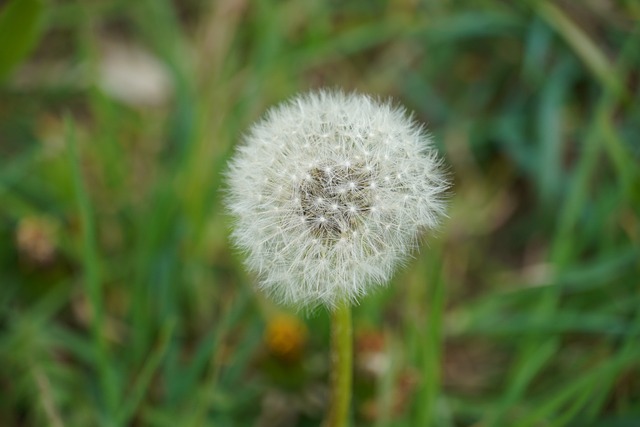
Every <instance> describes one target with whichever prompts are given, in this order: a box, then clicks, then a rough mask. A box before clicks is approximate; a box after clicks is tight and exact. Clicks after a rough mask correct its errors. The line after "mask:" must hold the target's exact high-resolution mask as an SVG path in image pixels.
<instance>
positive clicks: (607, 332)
mask: <svg viewBox="0 0 640 427" xmlns="http://www.w3.org/2000/svg"><path fill="white" fill-rule="evenodd" d="M40 15H42V16H40ZM639 22H640V5H639V4H638V2H637V1H635V0H620V1H613V0H588V1H584V2H571V1H558V2H552V1H542V0H540V1H535V0H530V1H522V2H504V1H499V0H468V1H454V0H449V1H440V2H436V1H417V0H398V1H390V0H376V1H366V0H360V1H350V2H339V1H321V0H311V1H305V2H299V1H275V0H257V1H253V2H248V1H246V0H218V1H211V2H206V1H204V0H182V1H178V0H176V1H173V2H171V1H169V0H140V1H137V2H130V1H124V0H101V1H92V2H79V1H63V0H57V1H55V0H49V1H47V2H42V3H41V2H39V1H35V0H34V1H32V0H22V1H20V0H11V1H8V2H2V3H0V39H1V40H2V43H0V46H1V47H0V76H6V77H7V79H6V80H5V81H4V83H3V85H2V86H1V87H0V281H1V283H0V424H2V425H6V426H36V425H52V426H56V427H59V426H86V425H100V426H119V425H135V426H174V425H180V426H204V425H212V426H214V425H215V426H245V425H247V426H249V425H255V426H294V425H297V426H314V425H318V424H319V422H320V420H321V419H322V416H323V413H324V408H325V407H326V403H327V385H326V383H327V365H328V364H327V348H328V326H327V315H326V313H324V312H318V313H316V314H315V315H314V316H311V317H310V318H297V319H296V318H295V317H291V316H293V315H294V314H293V313H289V314H285V313H283V310H284V309H282V308H279V307H275V306H273V305H272V304H271V303H270V302H269V301H266V300H264V299H263V297H262V296H261V295H260V294H258V293H255V292H254V291H253V285H252V284H253V281H254V279H253V278H252V277H248V276H246V275H245V273H244V271H243V268H242V257H241V255H239V254H236V253H235V252H234V251H233V250H232V248H230V247H229V244H228V242H227V240H226V237H225V236H226V234H227V230H228V226H229V221H228V219H227V218H226V217H225V215H224V210H223V207H222V205H221V197H222V195H223V191H224V190H223V187H222V178H221V171H223V170H224V165H225V162H226V160H227V159H228V157H229V155H230V154H231V152H232V150H233V146H234V145H235V144H236V142H237V141H238V140H239V139H240V138H241V135H242V132H243V131H244V130H245V129H246V128H247V127H248V126H249V124H250V123H251V122H252V121H254V120H255V119H257V118H258V117H259V116H260V114H262V113H263V112H264V111H265V109H266V108H267V107H268V106H270V105H272V104H274V103H276V102H279V101H281V100H284V99H286V98H288V97H290V96H292V95H293V94H295V93H297V92H299V91H304V90H308V89H310V88H316V87H322V86H329V87H341V88H344V89H346V90H358V91H364V92H368V93H374V94H379V95H380V96H381V97H388V96H392V97H394V98H395V99H396V100H397V101H398V102H401V103H403V104H405V105H407V107H408V108H409V109H410V110H413V111H415V114H416V117H417V118H418V119H419V120H420V121H422V122H424V123H426V124H427V125H428V127H429V129H430V131H431V132H432V133H433V135H434V138H435V140H436V141H437V144H438V148H439V149H440V150H441V152H442V153H443V155H444V156H446V158H447V163H448V165H449V170H450V174H451V177H452V179H453V180H454V188H453V189H452V191H451V196H450V205H451V206H450V218H449V219H448V220H447V222H446V224H445V225H444V227H443V229H442V230H441V231H440V232H439V233H437V235H435V236H427V237H426V239H425V240H426V242H425V244H424V245H423V249H422V250H421V252H420V253H419V254H416V257H415V258H416V259H415V261H414V262H412V263H411V264H410V265H409V266H408V267H407V268H405V269H403V270H402V271H401V272H399V273H398V274H397V276H396V279H395V280H394V283H392V284H391V285H390V286H389V287H388V289H386V290H384V291H381V292H378V293H376V294H374V295H370V296H368V297H367V298H365V299H364V300H363V301H362V304H361V305H360V306H359V307H357V309H356V312H355V331H356V337H355V340H356V378H355V385H356V390H355V392H356V395H355V401H354V412H353V420H354V425H359V426H360V425H362V426H391V425H393V426H444V427H447V426H451V427H453V426H471V425H473V426H483V427H489V426H580V427H584V426H593V427H596V426H637V425H640V403H639V402H640V372H639V368H640V366H639V361H640V340H639V338H640V311H639V309H638V307H640V292H639V291H640V289H639V287H638V286H639V282H638V277H640V263H639V260H640V220H639V218H640V176H639V174H640V168H639V167H638V165H639V164H640V163H639V162H640V141H639V140H638V138H639V135H640V111H639V105H640V102H638V100H639V99H640V94H639V90H640V85H639V84H638V82H639V81H640V74H639V73H638V70H639V69H640V24H639ZM38 35H40V37H39V39H38ZM30 46H34V47H35V50H34V51H33V52H32V53H31V54H30V55H29V56H28V58H26V59H25V55H27V53H28V52H29V47H30ZM23 59H24V60H23ZM20 61H22V62H21V63H19V62H20ZM11 69H13V72H12V73H9V70H11ZM300 322H302V323H300ZM283 337H284V338H283ZM283 339H284V341H283ZM287 339H290V340H291V347H287V346H283V342H286V341H287Z"/></svg>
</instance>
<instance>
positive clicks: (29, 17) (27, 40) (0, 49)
mask: <svg viewBox="0 0 640 427" xmlns="http://www.w3.org/2000/svg"><path fill="white" fill-rule="evenodd" d="M43 17H44V5H43V2H42V0H13V1H10V2H9V4H8V5H7V6H5V7H4V9H3V10H0V40H2V41H3V42H2V43H0V82H1V81H3V80H5V79H6V78H7V77H9V75H10V73H11V71H12V70H13V69H14V68H15V67H16V66H17V65H18V64H20V62H21V61H22V60H23V59H24V58H26V57H27V55H28V54H29V53H30V52H31V50H32V49H33V47H34V46H35V44H36V42H37V41H38V39H39V37H40V34H41V32H42V22H43Z"/></svg>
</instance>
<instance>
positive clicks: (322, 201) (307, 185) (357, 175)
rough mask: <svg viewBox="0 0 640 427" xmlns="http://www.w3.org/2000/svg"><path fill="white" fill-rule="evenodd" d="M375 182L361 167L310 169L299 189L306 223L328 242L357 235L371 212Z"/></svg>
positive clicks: (352, 165) (369, 171) (351, 165)
mask: <svg viewBox="0 0 640 427" xmlns="http://www.w3.org/2000/svg"><path fill="white" fill-rule="evenodd" d="M369 169H371V168H369ZM371 182H372V171H371V170H367V168H365V167H364V165H361V164H351V163H349V164H345V165H342V166H331V167H329V166H325V167H314V168H312V169H310V170H309V171H308V174H307V179H305V180H303V181H301V183H300V186H299V188H298V190H299V192H300V197H299V200H300V207H301V209H302V215H303V216H304V218H305V223H306V224H307V225H308V226H309V227H310V228H311V231H312V232H313V233H314V234H315V235H316V236H317V237H318V238H321V239H322V241H323V242H325V243H326V242H337V241H339V240H340V238H342V237H345V236H348V235H351V234H353V232H355V231H356V230H357V229H358V228H360V227H361V225H362V222H363V221H364V220H365V218H366V216H367V215H368V214H369V212H370V211H371V204H372V200H373V196H372V194H371V192H372V189H373V187H372V186H371Z"/></svg>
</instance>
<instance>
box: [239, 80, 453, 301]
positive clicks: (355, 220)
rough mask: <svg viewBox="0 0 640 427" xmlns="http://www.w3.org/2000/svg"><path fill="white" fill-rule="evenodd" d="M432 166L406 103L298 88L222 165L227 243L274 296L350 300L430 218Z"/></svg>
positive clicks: (437, 170) (433, 214) (440, 182)
mask: <svg viewBox="0 0 640 427" xmlns="http://www.w3.org/2000/svg"><path fill="white" fill-rule="evenodd" d="M440 163H441V162H440V160H438V158H437V156H436V154H435V151H434V150H433V148H432V142H431V139H430V137H429V135H428V134H427V133H426V132H425V131H424V130H423V128H422V127H420V126H419V125H418V124H416V122H414V121H413V120H412V119H411V118H410V117H409V116H408V115H407V114H406V112H405V110H404V109H402V108H397V107H394V106H392V105H391V104H390V103H388V102H379V101H377V100H375V99H373V98H371V97H369V96H366V95H360V94H345V93H342V92H329V91H320V92H314V93H309V94H306V95H301V96H298V97H296V98H294V99H293V100H291V101H289V102H287V103H284V104H281V105H279V106H276V107H274V108H272V109H271V110H269V111H268V112H267V113H266V115H265V117H264V118H263V119H262V120H261V121H259V122H258V123H256V124H255V125H254V126H253V127H252V128H251V129H250V130H249V132H248V134H247V135H246V137H245V138H244V141H243V142H242V144H241V145H240V146H239V148H238V149H237V151H236V153H235V155H234V157H233V158H232V160H231V161H230V165H229V169H228V171H227V183H228V190H229V191H228V195H227V198H226V202H227V205H228V207H229V210H230V212H231V213H232V214H233V216H234V217H235V224H234V229H233V232H232V239H233V241H234V243H235V244H236V246H237V247H238V248H240V249H241V250H243V251H244V252H246V255H247V258H246V265H247V267H248V268H249V270H251V271H253V272H254V273H256V274H257V275H258V278H259V284H258V286H259V288H260V289H262V290H264V291H265V292H267V293H268V294H270V295H272V296H273V297H274V298H275V299H276V300H278V301H280V302H283V303H285V304H289V305H295V306H301V307H316V306H318V305H325V306H327V307H329V308H332V307H335V306H336V304H337V303H338V302H340V301H343V300H347V301H350V302H356V301H357V300H358V299H359V298H360V297H362V296H363V295H365V294H366V293H367V292H368V291H369V290H370V289H372V288H373V287H376V286H381V285H384V284H386V283H388V281H389V280H390V278H391V276H392V274H393V272H394V270H395V268H396V267H397V266H398V265H399V264H401V263H402V262H403V261H405V260H406V258H407V257H408V256H409V255H410V254H411V252H412V250H414V248H415V246H416V244H417V238H418V236H419V235H420V233H421V232H422V231H423V230H427V229H432V228H434V227H436V226H437V224H438V220H439V218H441V217H442V216H443V214H444V208H445V206H444V202H443V194H444V192H445V190H446V189H447V187H448V183H447V181H446V179H445V177H444V175H443V173H442V171H441V164H440ZM292 171H293V172H292ZM256 194H258V197H256V196H255V195H256ZM381 207H384V209H383V208H381Z"/></svg>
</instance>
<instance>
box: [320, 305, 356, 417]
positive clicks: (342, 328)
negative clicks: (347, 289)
mask: <svg viewBox="0 0 640 427" xmlns="http://www.w3.org/2000/svg"><path fill="white" fill-rule="evenodd" d="M352 334H353V333H352V326H351V306H350V304H349V302H348V301H344V302H342V303H340V305H338V307H337V308H336V309H335V310H334V312H333V313H332V316H331V408H330V409H329V416H328V418H327V420H326V423H325V427H346V426H347V425H348V424H349V408H350V406H351V383H352V377H353V337H352Z"/></svg>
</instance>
